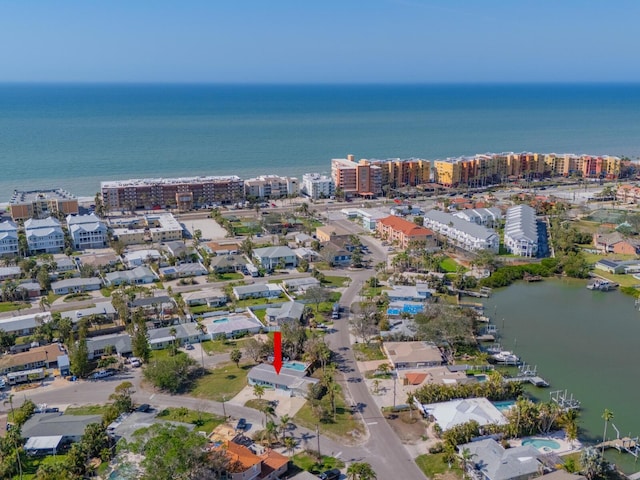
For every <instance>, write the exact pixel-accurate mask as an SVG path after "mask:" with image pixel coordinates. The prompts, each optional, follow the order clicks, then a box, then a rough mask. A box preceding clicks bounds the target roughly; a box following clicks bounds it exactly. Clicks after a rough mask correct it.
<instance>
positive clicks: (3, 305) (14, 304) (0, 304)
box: [0, 302, 29, 313]
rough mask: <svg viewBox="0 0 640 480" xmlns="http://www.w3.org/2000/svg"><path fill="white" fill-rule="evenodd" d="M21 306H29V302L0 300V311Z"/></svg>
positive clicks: (8, 310)
mask: <svg viewBox="0 0 640 480" xmlns="http://www.w3.org/2000/svg"><path fill="white" fill-rule="evenodd" d="M21 308H29V304H28V303H22V302H0V313H1V312H11V311H13V310H19V309H21Z"/></svg>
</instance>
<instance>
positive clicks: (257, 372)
mask: <svg viewBox="0 0 640 480" xmlns="http://www.w3.org/2000/svg"><path fill="white" fill-rule="evenodd" d="M247 380H248V382H249V385H263V386H265V387H267V388H273V389H274V390H275V391H276V393H281V394H285V395H287V396H293V397H305V396H306V395H307V393H308V392H309V386H310V385H313V384H316V383H318V382H319V380H318V379H317V378H312V377H308V376H307V371H306V370H298V369H294V368H289V367H287V364H286V363H285V364H284V365H283V366H282V369H281V370H280V373H279V374H278V373H276V370H275V368H274V367H273V365H271V364H268V363H261V364H259V365H256V366H255V367H253V368H252V369H251V370H249V374H248V375H247Z"/></svg>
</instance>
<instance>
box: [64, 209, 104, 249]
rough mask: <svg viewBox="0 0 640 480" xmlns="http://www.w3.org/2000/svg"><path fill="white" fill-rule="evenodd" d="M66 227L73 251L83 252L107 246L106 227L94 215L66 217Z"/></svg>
mask: <svg viewBox="0 0 640 480" xmlns="http://www.w3.org/2000/svg"><path fill="white" fill-rule="evenodd" d="M67 225H68V226H69V235H71V240H72V241H73V248H74V249H76V250H84V249H87V248H105V247H107V246H108V243H109V239H108V237H107V226H106V225H105V224H104V222H103V221H102V220H100V219H99V218H98V217H96V216H95V214H93V213H92V214H90V215H68V216H67Z"/></svg>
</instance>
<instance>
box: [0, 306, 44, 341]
mask: <svg viewBox="0 0 640 480" xmlns="http://www.w3.org/2000/svg"><path fill="white" fill-rule="evenodd" d="M50 321H51V313H50V312H38V313H27V314H26V315H16V316H15V317H13V316H12V317H2V318H0V330H3V331H5V332H7V333H15V334H16V335H18V336H19V337H20V336H23V335H31V334H32V333H33V331H34V330H35V328H36V327H37V326H38V325H40V324H41V323H48V322H50Z"/></svg>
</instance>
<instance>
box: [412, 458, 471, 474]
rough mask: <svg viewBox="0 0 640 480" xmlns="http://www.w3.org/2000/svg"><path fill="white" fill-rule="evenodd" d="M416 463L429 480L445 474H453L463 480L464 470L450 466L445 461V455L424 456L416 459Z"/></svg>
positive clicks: (456, 466)
mask: <svg viewBox="0 0 640 480" xmlns="http://www.w3.org/2000/svg"><path fill="white" fill-rule="evenodd" d="M416 463H417V464H418V467H419V468H420V470H422V473H424V474H425V475H426V476H427V477H429V478H437V476H438V475H442V474H444V473H453V474H454V475H455V476H456V477H458V478H462V469H460V467H459V466H458V465H451V468H449V465H448V464H447V462H445V461H444V453H435V454H424V455H420V456H418V457H417V458H416Z"/></svg>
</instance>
